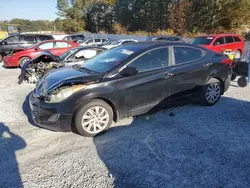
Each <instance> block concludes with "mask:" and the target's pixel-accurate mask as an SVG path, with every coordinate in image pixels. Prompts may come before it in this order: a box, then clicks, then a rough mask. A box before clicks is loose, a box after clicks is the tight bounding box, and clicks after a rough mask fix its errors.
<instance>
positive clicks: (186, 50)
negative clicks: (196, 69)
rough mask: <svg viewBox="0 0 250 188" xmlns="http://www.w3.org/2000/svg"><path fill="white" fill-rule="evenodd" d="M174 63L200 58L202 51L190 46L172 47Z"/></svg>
mask: <svg viewBox="0 0 250 188" xmlns="http://www.w3.org/2000/svg"><path fill="white" fill-rule="evenodd" d="M173 49H174V56H175V64H176V65H179V64H183V63H188V62H194V61H197V60H199V59H201V58H202V56H203V55H202V51H201V50H200V49H197V48H190V47H174V48H173Z"/></svg>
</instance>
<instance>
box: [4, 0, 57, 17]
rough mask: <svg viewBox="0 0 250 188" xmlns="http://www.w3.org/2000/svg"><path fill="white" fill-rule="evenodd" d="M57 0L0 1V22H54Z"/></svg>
mask: <svg viewBox="0 0 250 188" xmlns="http://www.w3.org/2000/svg"><path fill="white" fill-rule="evenodd" d="M56 2H57V0H0V20H11V19H13V18H20V19H29V20H55V19H56V18H57V15H56V12H57V9H56Z"/></svg>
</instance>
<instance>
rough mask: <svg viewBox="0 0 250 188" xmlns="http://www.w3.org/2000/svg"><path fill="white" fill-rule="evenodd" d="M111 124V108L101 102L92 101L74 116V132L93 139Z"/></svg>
mask: <svg viewBox="0 0 250 188" xmlns="http://www.w3.org/2000/svg"><path fill="white" fill-rule="evenodd" d="M112 122H113V110H112V108H111V107H110V106H109V105H108V104H107V103H106V102H104V101H102V100H97V99H96V100H92V101H91V102H90V103H88V104H87V105H85V106H83V107H82V108H80V109H79V110H78V111H77V112H76V115H75V127H76V130H77V131H78V132H79V133H80V134H81V135H82V136H87V137H94V136H96V135H97V134H99V133H101V132H103V131H105V130H107V129H108V128H109V127H110V126H111V124H112Z"/></svg>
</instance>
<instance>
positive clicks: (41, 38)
mask: <svg viewBox="0 0 250 188" xmlns="http://www.w3.org/2000/svg"><path fill="white" fill-rule="evenodd" d="M39 38H40V41H45V40H53V39H54V38H53V37H52V36H46V35H42V36H39Z"/></svg>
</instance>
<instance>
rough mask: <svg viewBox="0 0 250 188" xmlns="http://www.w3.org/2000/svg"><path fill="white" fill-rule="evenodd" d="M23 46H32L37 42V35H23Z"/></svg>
mask: <svg viewBox="0 0 250 188" xmlns="http://www.w3.org/2000/svg"><path fill="white" fill-rule="evenodd" d="M23 42H24V44H23V46H24V47H25V48H27V47H30V46H32V45H34V44H36V43H37V40H36V37H35V35H23Z"/></svg>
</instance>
